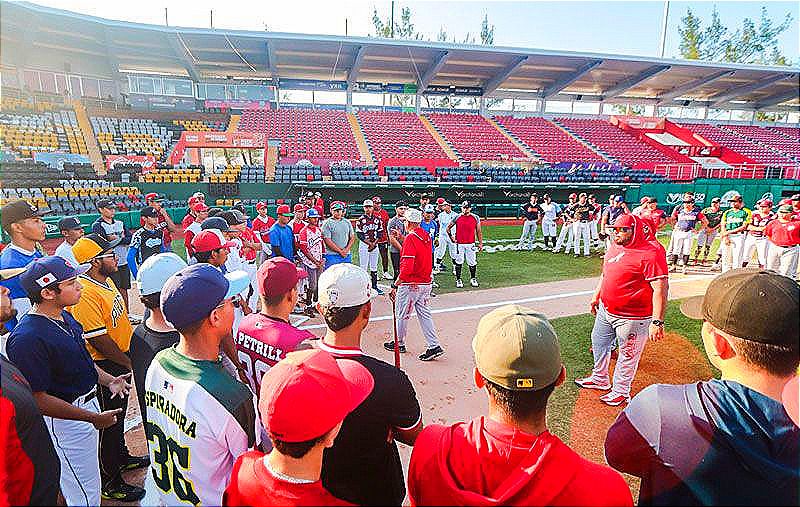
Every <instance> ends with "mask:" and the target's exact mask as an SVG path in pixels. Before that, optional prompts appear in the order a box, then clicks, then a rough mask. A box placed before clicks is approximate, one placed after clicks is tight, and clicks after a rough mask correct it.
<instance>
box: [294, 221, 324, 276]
mask: <svg viewBox="0 0 800 507" xmlns="http://www.w3.org/2000/svg"><path fill="white" fill-rule="evenodd" d="M298 244H299V245H300V246H301V247H303V246H304V247H306V250H308V253H309V254H311V255H312V256H313V257H314V258H315V259H322V256H323V255H324V254H325V242H324V240H323V239H322V229H320V228H319V227H314V226H313V225H310V224H309V225H306V226H305V227H304V228H303V230H302V231H300V239H299V241H298ZM302 261H303V264H305V265H306V267H309V268H312V269H316V268H317V265H316V264H314V263H313V262H311V261H310V260H309V259H308V258H306V256H305V254H304V255H303V256H302Z"/></svg>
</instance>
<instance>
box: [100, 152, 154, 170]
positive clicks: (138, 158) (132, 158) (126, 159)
mask: <svg viewBox="0 0 800 507" xmlns="http://www.w3.org/2000/svg"><path fill="white" fill-rule="evenodd" d="M119 164H123V165H128V164H139V165H141V166H142V172H143V173H146V172H149V171H150V170H151V169H153V168H154V167H155V166H156V157H154V156H153V155H106V169H108V170H111V168H113V167H114V166H116V165H119Z"/></svg>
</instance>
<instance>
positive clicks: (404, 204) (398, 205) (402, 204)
mask: <svg viewBox="0 0 800 507" xmlns="http://www.w3.org/2000/svg"><path fill="white" fill-rule="evenodd" d="M394 207H395V208H408V203H407V202H405V201H397V202H396V203H394Z"/></svg>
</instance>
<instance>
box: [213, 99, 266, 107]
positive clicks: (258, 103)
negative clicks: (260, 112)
mask: <svg viewBox="0 0 800 507" xmlns="http://www.w3.org/2000/svg"><path fill="white" fill-rule="evenodd" d="M203 105H204V106H205V107H206V109H210V108H216V109H269V108H270V105H269V101H268V100H206V101H204V102H203Z"/></svg>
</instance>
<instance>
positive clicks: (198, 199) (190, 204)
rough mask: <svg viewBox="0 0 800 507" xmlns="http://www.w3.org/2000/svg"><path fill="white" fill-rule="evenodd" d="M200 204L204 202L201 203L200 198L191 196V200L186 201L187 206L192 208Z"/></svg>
mask: <svg viewBox="0 0 800 507" xmlns="http://www.w3.org/2000/svg"><path fill="white" fill-rule="evenodd" d="M198 202H203V201H201V200H200V198H199V197H195V196H191V197H190V198H189V200H188V201H186V204H187V205H188V206H189V207H191V206H192V204H196V203H198Z"/></svg>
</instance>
